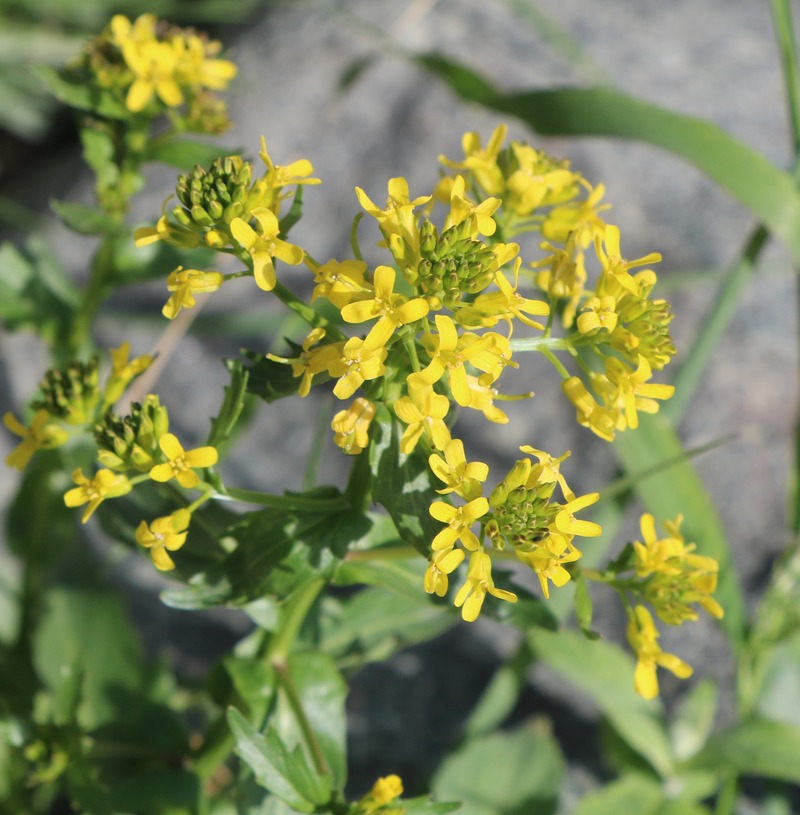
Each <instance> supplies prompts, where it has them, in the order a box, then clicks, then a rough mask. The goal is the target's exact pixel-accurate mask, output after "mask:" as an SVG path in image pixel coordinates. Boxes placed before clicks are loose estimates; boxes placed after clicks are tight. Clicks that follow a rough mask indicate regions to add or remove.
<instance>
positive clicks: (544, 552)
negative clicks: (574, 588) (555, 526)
mask: <svg viewBox="0 0 800 815" xmlns="http://www.w3.org/2000/svg"><path fill="white" fill-rule="evenodd" d="M516 553H517V557H518V558H519V560H521V561H522V562H523V563H524V564H525V565H526V566H528V567H530V569H531V570H532V571H533V572H534V573H535V574H536V577H537V578H538V580H539V586H540V587H541V589H542V594H543V595H544V598H545V600H549V599H550V584H549V583H548V581H552V583H553V585H554V586H555V587H556V588H557V589H560V588H561V587H562V586H565V585H566V584H567V583H569V581H570V580H571V579H572V575H571V574H570V573H569V572H568V571H567V569H566V568H565V566H564V564H565V563H572V562H573V561H575V560H579V559H580V558H581V557H582V555H581V552H580V550H579V549H577V548H576V547H575V546H573V545H572V543H571V542H570V541H569V540H568V538H567V537H565V536H564V535H559V534H552V533H551V534H549V535H548V536H547V537H546V538H545V539H544V540H542V542H541V543H540V544H537V545H535V546H534V547H533V548H532V549H530V550H529V551H525V550H522V549H517V550H516Z"/></svg>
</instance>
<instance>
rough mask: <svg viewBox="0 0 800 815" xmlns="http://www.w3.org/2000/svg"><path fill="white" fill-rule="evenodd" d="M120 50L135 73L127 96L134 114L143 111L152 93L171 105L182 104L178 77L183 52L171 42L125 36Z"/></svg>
mask: <svg viewBox="0 0 800 815" xmlns="http://www.w3.org/2000/svg"><path fill="white" fill-rule="evenodd" d="M121 49H122V56H123V59H124V60H125V63H126V64H127V66H128V68H130V70H131V73H132V74H133V76H134V79H133V84H132V85H131V86H130V88H129V89H128V95H127V96H126V97H125V107H127V108H128V110H129V111H131V113H140V112H141V111H142V110H144V108H146V107H147V105H148V104H150V101H151V100H152V99H153V96H158V98H159V99H160V100H161V101H162V102H163V103H164V104H165V105H166V106H167V107H168V108H174V107H178V106H179V105H182V104H183V100H184V96H183V91H182V90H181V88H180V86H179V85H178V82H177V81H176V78H175V72H176V70H177V69H178V60H179V57H180V55H179V53H178V51H177V50H176V49H175V47H174V46H173V44H172V43H170V42H159V41H158V40H144V41H141V40H140V41H137V40H134V39H126V40H124V41H123V42H122V45H121Z"/></svg>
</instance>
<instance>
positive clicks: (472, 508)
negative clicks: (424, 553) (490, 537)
mask: <svg viewBox="0 0 800 815" xmlns="http://www.w3.org/2000/svg"><path fill="white" fill-rule="evenodd" d="M429 511H430V513H431V515H432V516H433V517H434V518H436V520H437V521H441V522H442V523H445V524H447V526H446V527H445V528H444V529H442V531H441V532H439V533H438V534H437V535H436V537H435V538H434V539H433V541H432V543H431V549H433V550H434V551H438V550H440V549H450V548H451V547H452V546H453V545H454V544H455V542H456V541H457V540H460V541H461V543H462V544H463V545H464V548H466V549H469V550H470V551H475V550H476V549H477V548H478V547H479V546H480V544H481V542H480V540H478V536H477V535H476V534H475V533H474V532H473V531H472V530H471V529H470V527H471V526H472V525H473V524H474V523H475V521H477V520H478V519H479V518H482V517H483V516H484V515H485V514H486V513H487V512H488V511H489V502H488V501H487V500H486V499H485V498H483V497H482V496H481V497H480V498H475V499H474V500H472V501H469V502H468V503H466V504H464V506H460V507H454V506H453V505H452V504H445V503H444V502H443V501H436V502H434V503H433V504H431V506H430V510H429Z"/></svg>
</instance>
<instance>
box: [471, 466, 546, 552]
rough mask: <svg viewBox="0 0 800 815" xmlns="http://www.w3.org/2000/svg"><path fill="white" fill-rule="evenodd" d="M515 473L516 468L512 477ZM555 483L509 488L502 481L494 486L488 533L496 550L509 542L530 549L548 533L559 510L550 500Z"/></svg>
mask: <svg viewBox="0 0 800 815" xmlns="http://www.w3.org/2000/svg"><path fill="white" fill-rule="evenodd" d="M512 475H513V470H512V472H511V473H510V474H509V476H510V477H511V476H512ZM555 486H556V485H555V482H552V483H542V484H537V485H536V486H535V487H532V488H527V487H525V485H524V484H523V485H520V486H518V487H515V488H513V489H509V486H508V484H507V482H505V481H503V482H501V483H500V484H498V485H497V486H496V487H495V488H494V490H493V491H492V494H491V495H490V496H489V507H490V520H489V521H488V522H487V524H486V534H487V535H488V536H489V537H490V538H491V540H492V544H493V545H494V547H495V549H502V548H503V547H504V546H505V544H506V543H508V544H510V545H511V546H513V547H514V548H515V549H518V550H520V551H522V552H527V551H531V550H533V549H534V548H535V547H536V545H537V544H538V543H539V542H540V541H541V540H543V539H544V538H545V537H546V536H547V527H548V525H549V524H550V523H552V521H553V518H554V517H555V515H556V513H557V512H558V511H559V509H560V506H559V505H558V504H551V502H550V498H551V497H552V495H553V491H554V490H555Z"/></svg>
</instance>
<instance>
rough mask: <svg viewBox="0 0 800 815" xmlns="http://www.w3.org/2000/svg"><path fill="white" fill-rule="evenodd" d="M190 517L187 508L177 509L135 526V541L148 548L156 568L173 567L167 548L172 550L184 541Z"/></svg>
mask: <svg viewBox="0 0 800 815" xmlns="http://www.w3.org/2000/svg"><path fill="white" fill-rule="evenodd" d="M191 519H192V516H191V513H189V512H188V511H187V510H185V509H177V510H175V512H173V513H172V514H171V515H167V516H165V517H163V518H156V519H155V520H154V521H152V522H151V523H150V524H147V522H146V521H142V522H141V523H140V524H139V526H138V527H137V528H136V532H135V533H134V536H135V538H136V542H137V543H138V544H139V545H140V546H144V547H146V548H147V549H149V550H150V557H152V558H153V563H154V564H155V567H156V569H159V570H161V571H162V572H166V571H169V570H170V569H174V568H175V563H174V562H173V561H172V558H171V557H170V556H169V555H168V554H167V550H169V551H170V552H174V551H175V550H176V549H180V548H181V546H183V544H184V543H186V536H187V534H188V532H187V530H188V528H189V522H190V521H191Z"/></svg>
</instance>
